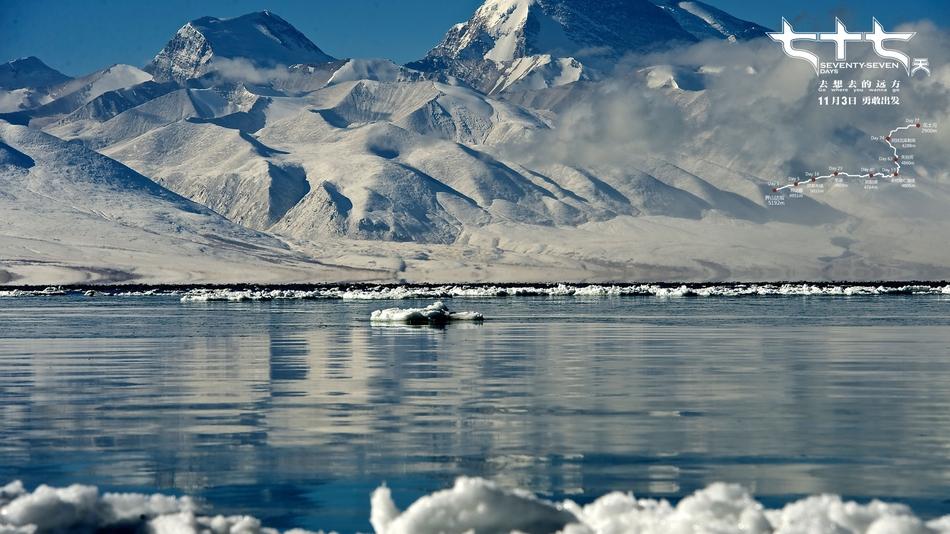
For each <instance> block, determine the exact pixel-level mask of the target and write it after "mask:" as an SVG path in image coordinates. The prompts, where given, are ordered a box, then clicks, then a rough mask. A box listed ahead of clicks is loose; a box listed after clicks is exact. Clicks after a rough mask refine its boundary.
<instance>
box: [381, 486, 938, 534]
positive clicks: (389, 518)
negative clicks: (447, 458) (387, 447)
mask: <svg viewBox="0 0 950 534" xmlns="http://www.w3.org/2000/svg"><path fill="white" fill-rule="evenodd" d="M371 503H372V516H371V523H372V524H373V528H374V529H375V530H376V534H405V533H408V532H413V533H423V534H426V533H436V532H439V533H445V534H461V533H464V532H472V531H474V532H498V533H507V532H528V533H533V532H559V533H560V534H625V533H637V534H670V533H694V532H715V533H717V534H884V533H887V534H950V516H946V517H944V518H941V519H936V520H933V521H930V522H924V521H923V520H921V519H920V518H918V517H916V516H914V515H913V514H912V513H911V511H910V509H909V508H907V507H906V506H903V505H900V504H886V503H882V502H879V501H873V502H871V503H870V504H867V505H861V504H857V503H854V502H844V501H842V500H841V498H840V497H837V496H833V495H822V496H815V497H809V498H806V499H803V500H800V501H797V502H794V503H791V504H788V505H787V506H785V507H784V508H782V509H779V510H767V509H765V507H764V506H763V505H762V504H761V503H759V502H758V501H756V500H755V499H754V498H753V497H752V495H751V494H750V493H748V492H747V491H746V490H745V489H743V488H742V487H741V486H737V485H733V484H722V483H717V484H712V485H710V486H709V487H707V488H705V489H702V490H699V491H697V492H696V493H694V494H693V495H691V496H689V497H686V498H684V499H683V500H681V501H680V502H679V503H678V504H677V505H676V506H673V505H672V504H671V503H670V502H669V501H666V500H654V499H637V498H635V497H634V496H633V495H631V494H624V493H610V494H608V495H605V496H603V497H600V498H599V499H597V500H596V501H594V502H593V503H591V504H589V505H587V506H580V505H578V504H575V503H574V502H572V501H565V502H563V503H560V504H557V503H551V502H546V501H542V500H539V499H536V498H534V497H533V496H532V495H530V494H528V493H525V492H523V491H518V490H515V491H506V490H503V489H500V488H499V487H498V486H496V485H494V484H492V483H490V482H487V481H484V480H480V479H468V478H462V479H459V480H458V482H456V484H455V487H454V488H452V489H451V490H446V491H440V492H436V493H433V494H432V495H429V496H426V497H422V498H421V499H419V500H418V501H416V502H415V503H414V504H413V505H412V506H410V507H409V509H407V510H406V511H405V512H403V513H401V514H400V513H399V511H398V509H397V508H396V506H395V505H394V504H393V502H392V498H391V496H390V492H389V489H387V488H386V487H381V488H379V489H377V490H376V492H375V493H374V494H373V497H372V500H371ZM558 524H561V526H560V527H559V526H557V525H558Z"/></svg>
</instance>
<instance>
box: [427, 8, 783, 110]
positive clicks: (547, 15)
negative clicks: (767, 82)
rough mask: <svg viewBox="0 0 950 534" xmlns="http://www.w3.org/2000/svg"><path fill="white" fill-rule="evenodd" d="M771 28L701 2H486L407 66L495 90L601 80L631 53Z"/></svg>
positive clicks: (733, 37) (759, 33) (738, 36)
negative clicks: (418, 58) (439, 41)
mask: <svg viewBox="0 0 950 534" xmlns="http://www.w3.org/2000/svg"><path fill="white" fill-rule="evenodd" d="M765 31H766V29H765V28H763V27H761V26H759V25H757V24H754V23H751V22H746V21H743V20H740V19H738V18H735V17H733V16H731V15H729V14H728V13H725V12H723V11H720V10H718V9H716V8H713V7H712V6H709V5H706V4H703V3H702V2H685V1H678V0H656V1H655V2H649V1H647V0H609V1H603V0H599V1H594V0H486V1H485V3H483V4H482V6H481V7H479V8H478V10H477V11H476V12H475V14H474V15H473V16H472V18H471V19H469V20H468V21H466V22H463V23H461V24H456V25H455V26H453V27H452V28H451V29H449V31H448V33H447V34H446V35H445V38H444V39H443V40H442V42H441V43H439V45H438V46H436V47H435V48H433V49H432V50H431V51H430V52H429V53H428V55H427V56H426V57H425V58H424V59H422V60H420V61H417V62H414V63H410V64H409V65H408V66H409V67H412V68H416V69H419V70H423V71H426V72H445V73H448V74H450V75H452V76H455V77H458V78H459V79H462V80H465V81H466V82H467V83H469V84H471V85H472V86H473V87H476V88H478V89H479V90H482V91H484V92H486V93H489V94H495V93H500V92H505V91H512V90H514V91H518V90H523V89H540V88H544V87H556V86H559V85H564V84H568V83H572V82H576V81H578V80H590V79H598V78H601V77H603V76H604V74H605V73H609V72H610V71H611V70H612V68H613V67H614V66H615V65H616V63H617V61H618V60H619V59H620V58H622V57H623V56H624V55H626V54H630V53H643V52H648V51H655V50H661V49H666V48H669V47H670V46H673V45H675V44H683V43H691V42H695V41H697V40H702V39H709V38H718V39H731V40H743V39H751V38H755V37H761V36H763V35H764V32H765Z"/></svg>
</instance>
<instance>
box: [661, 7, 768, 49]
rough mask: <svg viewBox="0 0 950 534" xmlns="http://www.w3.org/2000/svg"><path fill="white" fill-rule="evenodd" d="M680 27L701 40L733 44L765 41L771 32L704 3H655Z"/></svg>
mask: <svg viewBox="0 0 950 534" xmlns="http://www.w3.org/2000/svg"><path fill="white" fill-rule="evenodd" d="M653 2H654V3H656V5H658V6H660V7H661V8H662V9H664V10H665V11H667V12H668V13H669V14H670V15H672V16H673V18H674V19H675V20H676V22H677V23H679V25H680V26H681V27H682V28H683V29H684V30H686V31H688V32H689V33H691V34H692V35H693V36H694V37H696V38H697V39H709V38H715V39H729V40H732V41H736V40H740V41H741V40H746V39H756V38H759V37H765V34H766V32H768V31H770V30H769V29H768V28H766V27H764V26H760V25H758V24H756V23H754V22H749V21H745V20H742V19H738V18H736V17H733V16H732V15H730V14H728V13H726V12H725V11H722V10H720V9H716V8H715V7H713V6H711V5H709V4H705V3H703V2H694V1H682V0H653Z"/></svg>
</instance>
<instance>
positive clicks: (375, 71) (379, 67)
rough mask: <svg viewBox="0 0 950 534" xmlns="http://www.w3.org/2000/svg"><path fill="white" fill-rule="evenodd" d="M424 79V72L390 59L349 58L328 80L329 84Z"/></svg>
mask: <svg viewBox="0 0 950 534" xmlns="http://www.w3.org/2000/svg"><path fill="white" fill-rule="evenodd" d="M420 79H422V73H421V72H419V71H414V70H412V69H407V68H406V67H402V66H400V65H396V64H395V63H393V62H392V61H390V60H388V59H348V60H347V61H346V63H344V64H343V65H342V66H341V67H340V68H339V69H337V70H336V71H334V72H333V75H332V76H331V77H330V79H329V80H327V85H334V84H338V83H342V82H354V81H359V80H371V81H374V82H413V81H418V80H420Z"/></svg>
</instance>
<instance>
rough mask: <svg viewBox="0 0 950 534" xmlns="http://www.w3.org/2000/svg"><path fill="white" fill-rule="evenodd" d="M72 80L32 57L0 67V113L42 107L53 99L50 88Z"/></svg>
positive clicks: (16, 60) (15, 60)
mask: <svg viewBox="0 0 950 534" xmlns="http://www.w3.org/2000/svg"><path fill="white" fill-rule="evenodd" d="M70 79H71V78H70V77H69V76H66V75H65V74H63V73H61V72H59V71H58V70H56V69H53V68H51V67H49V66H47V65H46V64H45V63H43V62H42V61H40V60H39V58H36V57H34V56H30V57H24V58H19V59H14V60H12V61H9V62H7V63H4V64H2V65H0V113H10V112H16V111H20V110H23V109H30V108H34V107H36V106H41V105H43V104H45V103H47V102H49V101H50V100H52V98H53V97H52V92H53V88H54V87H56V86H57V85H60V84H63V83H66V82H68V81H69V80H70Z"/></svg>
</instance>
